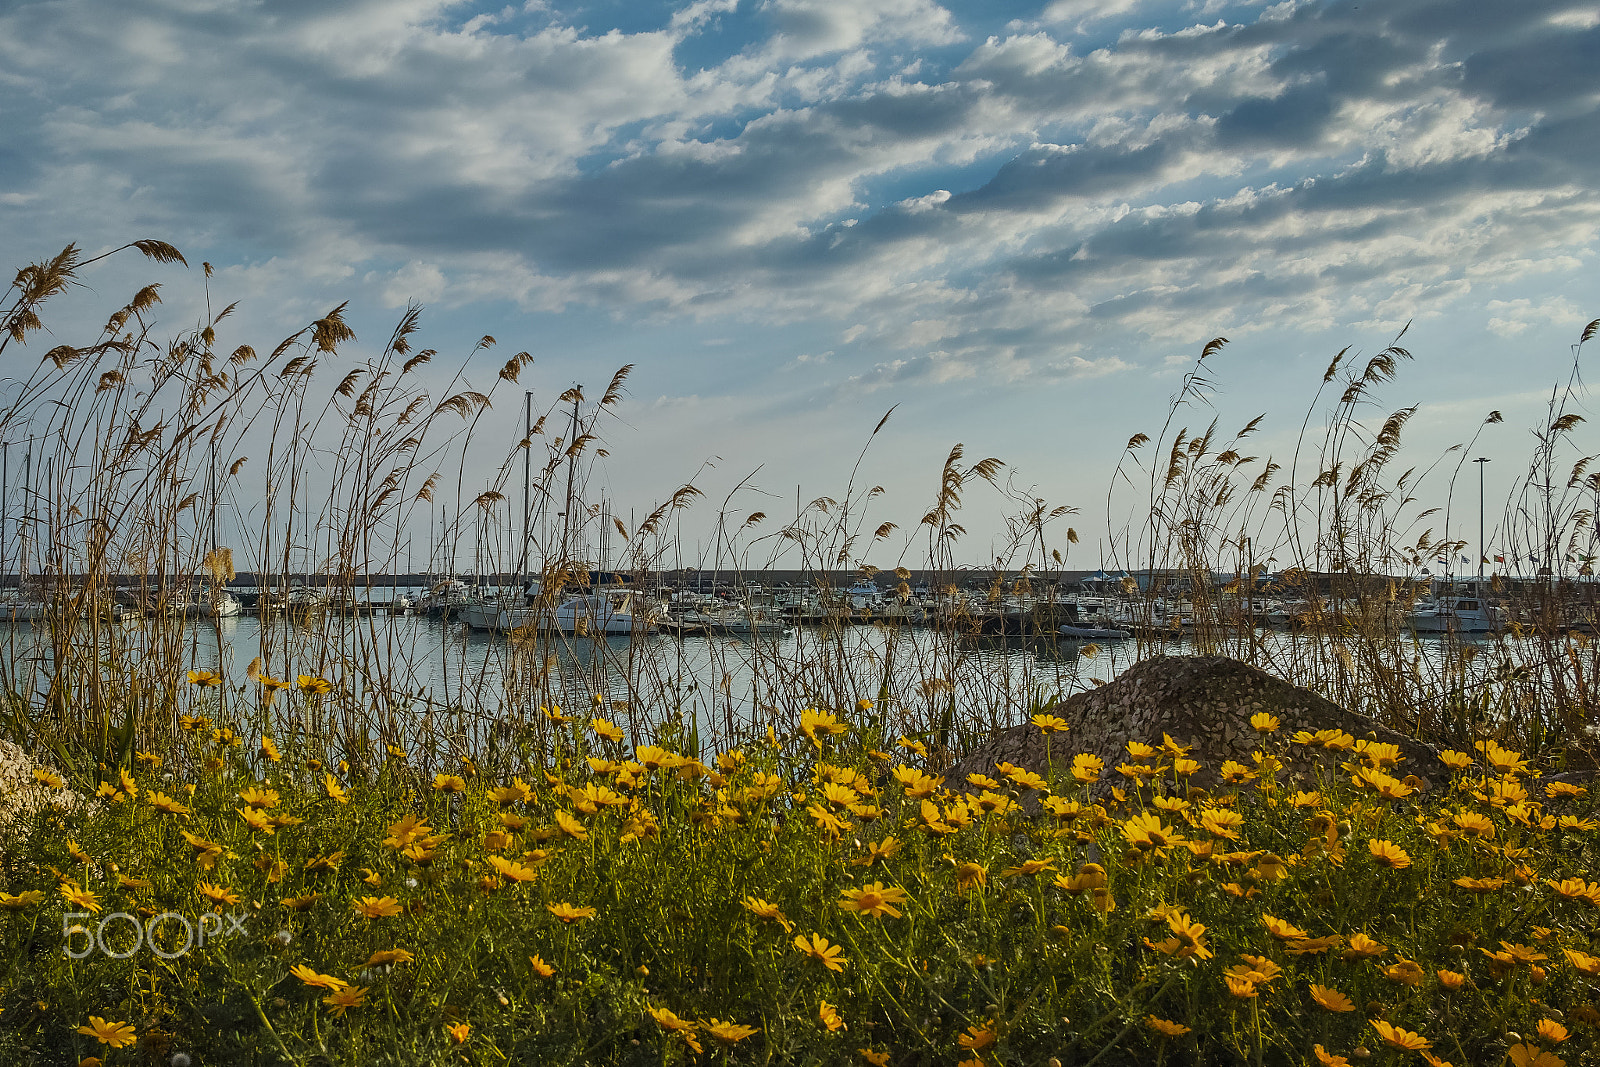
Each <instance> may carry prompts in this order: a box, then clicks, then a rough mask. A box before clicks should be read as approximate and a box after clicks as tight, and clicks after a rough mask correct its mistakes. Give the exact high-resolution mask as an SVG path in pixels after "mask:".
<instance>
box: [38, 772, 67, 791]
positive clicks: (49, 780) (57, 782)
mask: <svg viewBox="0 0 1600 1067" xmlns="http://www.w3.org/2000/svg"><path fill="white" fill-rule="evenodd" d="M33 777H34V779H35V780H36V781H38V783H39V784H40V785H42V786H46V787H48V788H50V789H61V788H64V787H65V786H66V783H65V782H63V781H62V780H61V777H60V775H58V774H56V773H55V772H54V771H49V770H46V769H45V768H43V767H35V768H34V771H33Z"/></svg>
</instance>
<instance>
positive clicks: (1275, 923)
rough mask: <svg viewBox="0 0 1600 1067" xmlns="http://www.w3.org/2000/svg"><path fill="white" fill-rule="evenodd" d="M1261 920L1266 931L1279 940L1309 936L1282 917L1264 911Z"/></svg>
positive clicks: (1296, 939)
mask: <svg viewBox="0 0 1600 1067" xmlns="http://www.w3.org/2000/svg"><path fill="white" fill-rule="evenodd" d="M1261 921H1262V922H1263V923H1264V924H1265V925H1266V927H1267V933H1269V934H1271V935H1272V936H1273V937H1275V938H1277V939H1278V940H1279V941H1303V940H1305V939H1306V938H1308V937H1310V936H1311V935H1310V934H1308V933H1307V932H1306V931H1304V930H1302V929H1300V928H1299V927H1298V926H1296V925H1294V924H1293V923H1289V922H1284V921H1283V920H1282V919H1279V918H1276V917H1274V916H1271V915H1267V914H1265V913H1263V914H1262V916H1261Z"/></svg>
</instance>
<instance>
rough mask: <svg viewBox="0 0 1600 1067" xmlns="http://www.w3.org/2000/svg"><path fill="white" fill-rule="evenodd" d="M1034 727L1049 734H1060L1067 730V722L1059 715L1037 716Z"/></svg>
mask: <svg viewBox="0 0 1600 1067" xmlns="http://www.w3.org/2000/svg"><path fill="white" fill-rule="evenodd" d="M1033 725H1035V726H1037V727H1038V728H1039V729H1040V730H1041V731H1042V732H1044V733H1047V734H1059V733H1062V732H1064V731H1065V730H1066V728H1067V720H1065V719H1063V718H1062V717H1061V716H1059V715H1035V716H1034V717H1033Z"/></svg>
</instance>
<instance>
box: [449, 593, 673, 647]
mask: <svg viewBox="0 0 1600 1067" xmlns="http://www.w3.org/2000/svg"><path fill="white" fill-rule="evenodd" d="M458 617H459V618H460V619H461V621H462V622H464V623H466V624H467V625H468V626H469V627H471V628H472V629H474V630H487V631H489V632H491V633H505V632H507V631H510V630H520V629H527V628H530V627H532V628H537V629H540V630H556V631H559V632H560V633H563V634H569V635H574V636H577V637H589V636H600V635H605V636H617V635H624V634H634V633H646V632H648V631H650V630H653V629H655V627H656V617H655V612H654V611H653V610H649V609H647V610H645V611H644V612H642V613H641V612H637V611H636V610H635V604H634V594H633V590H631V589H616V590H607V591H605V592H600V593H586V594H583V595H581V596H574V597H569V598H568V599H566V600H563V601H562V602H561V603H560V604H558V605H556V607H555V608H554V609H551V608H546V607H540V606H536V605H531V604H506V603H504V602H502V603H482V602H480V603H476V604H471V605H468V606H467V607H464V608H462V609H461V610H460V612H459V613H458Z"/></svg>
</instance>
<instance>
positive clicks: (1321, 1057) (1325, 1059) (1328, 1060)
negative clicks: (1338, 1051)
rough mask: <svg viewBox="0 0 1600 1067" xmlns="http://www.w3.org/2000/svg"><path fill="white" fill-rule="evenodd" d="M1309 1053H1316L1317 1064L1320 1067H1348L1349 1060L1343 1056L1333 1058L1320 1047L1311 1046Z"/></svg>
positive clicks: (1331, 1054) (1332, 1055)
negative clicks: (1320, 1066) (1320, 1065)
mask: <svg viewBox="0 0 1600 1067" xmlns="http://www.w3.org/2000/svg"><path fill="white" fill-rule="evenodd" d="M1311 1051H1312V1052H1314V1053H1316V1056H1317V1062H1318V1063H1320V1064H1322V1067H1350V1060H1349V1059H1348V1058H1347V1057H1344V1056H1335V1055H1334V1054H1333V1053H1331V1052H1329V1051H1328V1050H1327V1049H1325V1048H1323V1047H1322V1046H1321V1045H1312V1046H1311Z"/></svg>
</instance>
